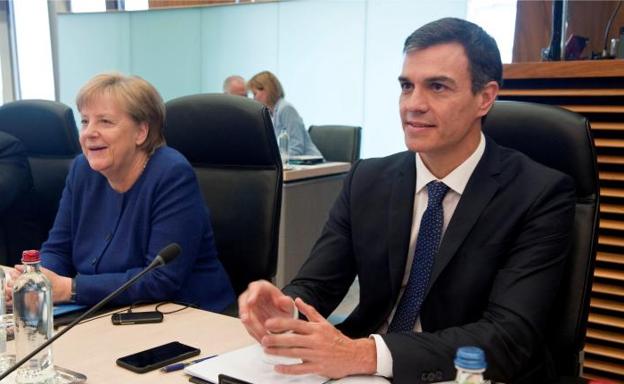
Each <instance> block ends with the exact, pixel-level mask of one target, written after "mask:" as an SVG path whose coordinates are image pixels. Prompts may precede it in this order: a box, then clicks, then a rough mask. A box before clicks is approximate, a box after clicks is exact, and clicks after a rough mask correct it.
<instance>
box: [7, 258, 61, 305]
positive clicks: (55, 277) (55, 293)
mask: <svg viewBox="0 0 624 384" xmlns="http://www.w3.org/2000/svg"><path fill="white" fill-rule="evenodd" d="M2 268H4V270H5V273H6V275H7V283H6V287H5V299H6V302H7V305H10V304H11V303H12V302H13V284H14V283H15V280H17V278H18V277H19V276H20V275H21V274H22V273H23V272H24V266H23V265H21V264H18V265H16V266H15V268H10V267H2ZM41 272H42V273H43V274H44V275H45V276H46V277H47V278H48V280H50V285H51V286H52V301H54V302H55V303H59V302H64V301H69V300H70V299H71V278H69V277H65V276H61V275H59V274H57V273H55V272H52V271H51V270H49V269H47V268H43V267H41Z"/></svg>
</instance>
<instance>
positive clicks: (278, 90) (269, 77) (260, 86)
mask: <svg viewBox="0 0 624 384" xmlns="http://www.w3.org/2000/svg"><path fill="white" fill-rule="evenodd" d="M247 88H248V89H249V90H250V91H251V90H253V89H257V90H260V91H266V93H267V102H268V103H269V107H271V108H272V107H274V106H275V104H277V102H278V101H279V99H281V98H283V97H284V88H282V84H281V83H280V81H279V80H278V79H277V77H276V76H275V75H274V74H272V73H271V72H269V71H262V72H260V73H258V74H256V75H254V77H252V78H251V79H249V81H248V82H247Z"/></svg>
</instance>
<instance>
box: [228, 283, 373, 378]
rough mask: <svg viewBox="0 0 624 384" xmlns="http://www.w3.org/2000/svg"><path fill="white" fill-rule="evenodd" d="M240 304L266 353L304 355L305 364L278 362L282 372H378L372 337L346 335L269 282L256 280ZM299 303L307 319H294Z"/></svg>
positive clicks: (247, 325)
mask: <svg viewBox="0 0 624 384" xmlns="http://www.w3.org/2000/svg"><path fill="white" fill-rule="evenodd" d="M238 304H239V310H240V318H241V321H242V323H243V325H244V326H245V328H246V329H247V332H249V334H250V335H251V336H252V337H253V338H255V339H256V340H257V341H258V342H260V344H261V345H262V347H263V349H264V352H265V353H267V354H270V355H277V356H286V357H294V358H299V359H301V360H302V362H301V363H300V364H292V365H276V366H275V370H276V371H277V372H279V373H284V374H295V375H298V374H318V375H321V376H325V377H329V378H340V377H344V376H348V375H354V374H374V373H375V371H376V368H377V361H376V350H375V342H374V340H373V339H368V338H364V339H351V338H349V337H347V336H345V335H344V334H343V333H342V332H340V331H339V330H338V329H336V328H335V327H334V326H333V325H332V324H330V323H329V322H328V321H327V320H326V319H325V318H324V317H323V316H321V314H319V313H318V312H317V311H316V309H314V307H312V306H311V305H308V304H306V303H305V302H304V301H303V300H302V299H300V298H297V299H296V300H294V301H293V300H292V299H291V298H290V297H288V296H286V295H284V294H283V293H282V292H281V291H280V290H279V289H278V288H277V287H275V286H274V285H272V284H271V283H269V282H267V281H258V282H254V283H251V284H250V285H249V288H248V289H247V290H246V291H245V292H243V294H241V296H240V297H239V300H238ZM294 307H296V308H297V309H298V310H299V312H300V313H302V314H303V315H304V316H305V317H306V318H307V319H308V320H307V321H306V320H301V319H293V317H292V313H293V310H294Z"/></svg>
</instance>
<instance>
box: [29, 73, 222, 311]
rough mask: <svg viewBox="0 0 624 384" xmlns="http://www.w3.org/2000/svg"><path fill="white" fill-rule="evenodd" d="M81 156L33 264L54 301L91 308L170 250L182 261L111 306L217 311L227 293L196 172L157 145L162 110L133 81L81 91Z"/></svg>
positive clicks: (153, 95) (117, 79)
mask: <svg viewBox="0 0 624 384" xmlns="http://www.w3.org/2000/svg"><path fill="white" fill-rule="evenodd" d="M76 104H77V106H78V110H79V111H80V114H81V128H80V145H81V147H82V152H83V153H82V155H80V156H78V157H77V158H76V160H75V161H74V162H73V164H72V167H71V170H70V172H69V175H68V177H67V181H66V185H65V189H64V191H63V195H62V197H61V202H60V207H59V211H58V213H57V216H56V220H55V222H54V226H53V227H52V230H51V231H50V236H49V238H48V240H47V241H46V242H45V243H44V244H43V245H42V248H41V259H42V265H43V266H44V267H45V268H46V271H45V273H46V275H47V276H48V278H49V279H50V281H51V283H52V288H53V298H54V301H55V302H66V301H74V302H76V303H78V304H86V305H92V304H94V303H96V302H98V301H99V300H101V299H102V298H103V297H105V296H106V295H108V294H109V293H111V292H112V291H113V290H115V289H116V288H117V287H119V286H120V285H122V284H123V283H125V282H126V281H128V280H129V279H130V278H131V277H132V276H134V275H136V274H137V273H138V272H139V271H141V270H142V269H143V268H145V267H146V266H147V265H148V264H149V263H150V262H151V261H152V260H153V259H154V258H155V256H156V254H157V253H158V251H160V250H161V249H162V248H163V247H165V246H166V245H168V244H169V243H172V242H176V243H178V244H179V245H180V246H181V248H182V252H181V254H180V255H179V256H178V257H177V258H176V259H175V260H173V261H172V262H171V263H169V264H167V265H165V266H163V267H160V268H157V269H155V270H153V271H151V272H149V273H148V274H147V275H146V276H145V277H143V278H142V279H141V280H139V281H138V282H137V283H136V284H135V285H133V286H132V287H130V288H129V289H128V290H127V291H126V292H125V293H123V294H122V295H120V296H119V297H118V298H117V299H116V300H115V302H114V303H115V304H118V305H127V304H131V303H133V302H137V301H144V300H149V301H163V300H173V301H179V302H184V303H190V304H195V305H197V306H199V307H200V308H203V309H207V310H212V311H221V310H223V309H224V308H225V307H227V306H228V305H229V304H231V303H232V302H233V300H234V292H233V290H232V287H231V285H230V282H229V279H228V277H227V274H226V272H225V270H224V269H223V266H222V265H221V263H220V262H219V260H218V259H217V252H216V248H215V244H214V237H213V233H212V227H211V224H210V219H209V215H208V210H207V208H206V207H205V204H204V201H203V199H202V195H201V192H200V190H199V185H198V183H197V180H196V177H195V173H194V171H193V169H192V167H191V165H190V164H189V163H188V161H187V160H186V159H185V158H184V156H182V155H181V154H180V153H179V152H177V151H176V150H174V149H172V148H169V147H167V146H166V145H165V140H164V136H163V122H164V115H165V106H164V104H163V101H162V99H161V97H160V95H159V94H158V92H157V91H156V89H155V88H154V87H153V86H152V85H151V84H149V83H148V82H146V81H145V80H143V79H141V78H139V77H126V76H123V75H119V74H102V75H98V76H95V77H94V78H93V79H91V80H90V81H89V82H88V83H87V84H86V85H84V86H83V87H82V89H81V90H80V92H79V94H78V96H77V99H76Z"/></svg>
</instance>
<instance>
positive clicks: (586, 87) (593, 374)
mask: <svg viewBox="0 0 624 384" xmlns="http://www.w3.org/2000/svg"><path fill="white" fill-rule="evenodd" d="M503 77H504V84H503V89H502V90H501V92H500V96H499V98H500V99H501V100H522V101H532V102H537V103H544V104H553V105H559V106H562V107H564V108H567V109H569V110H571V111H574V112H577V113H580V114H582V115H584V116H586V117H587V118H588V119H589V121H590V123H591V127H592V133H593V136H594V142H595V144H596V149H597V154H598V168H599V172H600V173H599V178H600V198H601V206H600V232H599V241H598V255H597V262H596V271H595V273H594V286H593V290H592V298H591V308H590V314H589V324H588V329H587V338H586V345H585V362H584V365H583V372H584V376H585V377H588V378H607V379H610V380H613V381H616V382H622V383H624V60H605V61H577V62H574V61H571V62H548V63H539V62H536V63H517V64H507V65H505V66H504V75H503Z"/></svg>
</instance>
